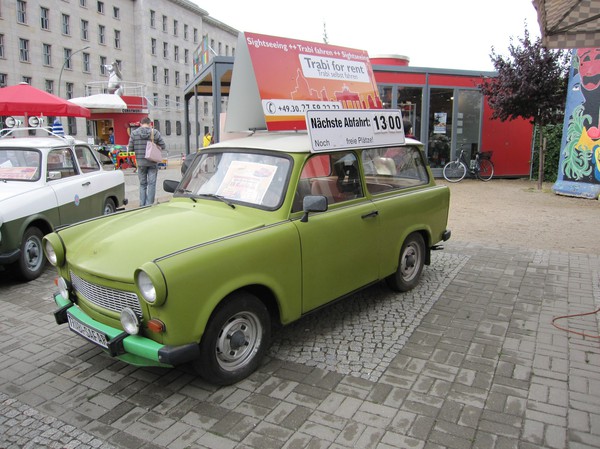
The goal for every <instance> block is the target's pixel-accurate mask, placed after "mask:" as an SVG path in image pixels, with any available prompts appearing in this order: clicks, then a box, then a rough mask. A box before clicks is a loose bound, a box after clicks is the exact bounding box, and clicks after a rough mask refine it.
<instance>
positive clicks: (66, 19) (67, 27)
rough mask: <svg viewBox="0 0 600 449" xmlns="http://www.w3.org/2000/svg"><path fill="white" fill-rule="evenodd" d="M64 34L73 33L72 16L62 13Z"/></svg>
mask: <svg viewBox="0 0 600 449" xmlns="http://www.w3.org/2000/svg"><path fill="white" fill-rule="evenodd" d="M62 34H65V35H67V36H69V35H70V34H71V16H69V15H68V14H63V15H62Z"/></svg>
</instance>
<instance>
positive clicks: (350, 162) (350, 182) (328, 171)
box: [292, 151, 364, 212]
mask: <svg viewBox="0 0 600 449" xmlns="http://www.w3.org/2000/svg"><path fill="white" fill-rule="evenodd" d="M307 195H323V196H325V197H327V202H328V203H329V204H335V203H341V202H344V201H348V200H352V199H355V198H361V197H363V196H364V189H363V187H362V182H361V179H360V172H359V170H358V160H357V158H356V156H355V154H354V153H352V152H350V151H348V152H335V153H328V154H315V155H313V156H311V157H310V158H309V159H308V161H307V162H306V164H305V165H304V168H303V169H302V173H301V175H300V180H299V182H298V187H297V188H296V195H295V198H294V204H293V206H292V212H298V211H301V210H302V201H303V200H304V197H305V196H307Z"/></svg>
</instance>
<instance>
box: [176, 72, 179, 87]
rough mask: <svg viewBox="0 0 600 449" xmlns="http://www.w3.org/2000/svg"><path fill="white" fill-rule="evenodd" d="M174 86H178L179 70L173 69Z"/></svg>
mask: <svg viewBox="0 0 600 449" xmlns="http://www.w3.org/2000/svg"><path fill="white" fill-rule="evenodd" d="M175 86H177V87H179V72H178V71H175Z"/></svg>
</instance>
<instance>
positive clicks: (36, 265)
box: [12, 226, 46, 281]
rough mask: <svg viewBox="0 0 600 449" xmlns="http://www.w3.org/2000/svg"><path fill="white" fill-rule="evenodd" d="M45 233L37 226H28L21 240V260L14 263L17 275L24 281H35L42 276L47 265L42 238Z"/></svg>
mask: <svg viewBox="0 0 600 449" xmlns="http://www.w3.org/2000/svg"><path fill="white" fill-rule="evenodd" d="M43 237H44V233H43V232H42V231H40V230H39V229H38V228H36V227H35V226H32V227H30V228H27V230H26V231H25V233H24V234H23V240H22V242H21V254H20V256H19V260H17V261H16V262H15V263H14V264H13V267H12V268H13V271H14V273H15V275H16V276H17V277H18V278H19V279H20V280H22V281H33V280H34V279H37V278H38V277H40V275H41V274H42V272H43V271H44V268H45V266H46V257H45V256H44V251H43V246H42V238H43Z"/></svg>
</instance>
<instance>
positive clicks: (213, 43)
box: [210, 39, 215, 51]
mask: <svg viewBox="0 0 600 449" xmlns="http://www.w3.org/2000/svg"><path fill="white" fill-rule="evenodd" d="M210 48H211V49H212V50H213V51H214V48H215V40H214V39H211V40H210Z"/></svg>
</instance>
